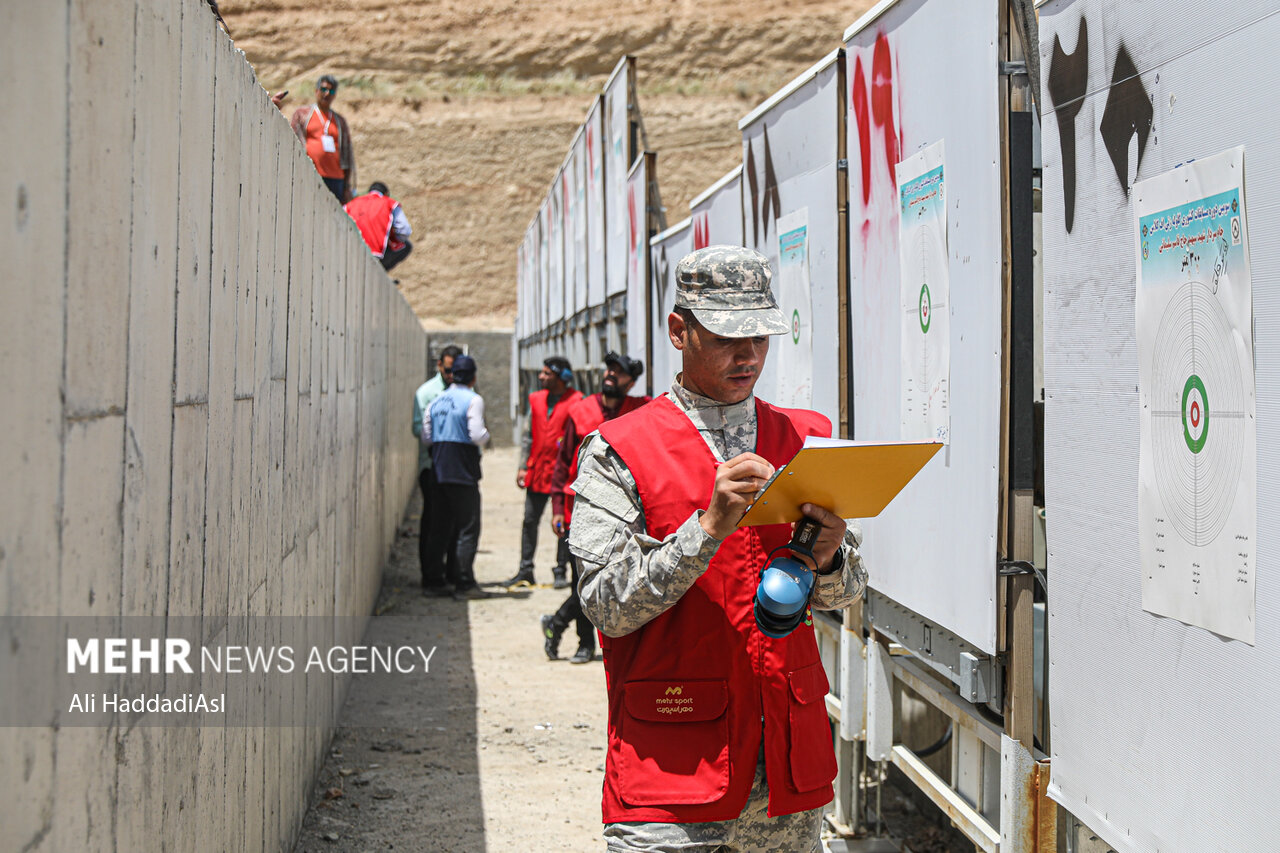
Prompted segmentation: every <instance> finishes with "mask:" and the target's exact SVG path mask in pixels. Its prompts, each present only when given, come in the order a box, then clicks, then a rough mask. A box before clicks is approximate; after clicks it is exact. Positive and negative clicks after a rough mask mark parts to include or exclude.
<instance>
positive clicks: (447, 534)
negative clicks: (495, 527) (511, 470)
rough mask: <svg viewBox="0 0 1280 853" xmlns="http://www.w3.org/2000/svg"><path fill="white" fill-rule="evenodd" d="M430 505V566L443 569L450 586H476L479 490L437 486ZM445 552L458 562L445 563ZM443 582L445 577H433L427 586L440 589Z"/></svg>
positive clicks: (446, 484) (428, 560) (457, 486)
mask: <svg viewBox="0 0 1280 853" xmlns="http://www.w3.org/2000/svg"><path fill="white" fill-rule="evenodd" d="M431 506H432V512H431V535H430V537H429V544H428V546H427V565H428V567H429V568H430V569H432V570H433V571H434V570H435V568H436V567H437V566H443V568H444V570H445V572H447V574H448V580H449V583H452V584H453V585H454V587H455V588H457V589H465V588H467V587H471V586H475V582H476V576H475V563H476V550H477V549H478V548H479V547H480V487H479V486H478V485H474V486H466V485H460V484H456V483H436V487H435V491H434V492H433V493H432V495H431ZM446 551H451V552H453V556H454V558H455V562H452V563H450V562H448V561H446V560H445V553H446ZM442 574H443V573H442ZM444 582H445V578H444V577H443V576H433V577H432V578H431V579H430V580H429V581H428V582H427V583H426V585H427V586H433V587H438V586H442V585H443V584H444Z"/></svg>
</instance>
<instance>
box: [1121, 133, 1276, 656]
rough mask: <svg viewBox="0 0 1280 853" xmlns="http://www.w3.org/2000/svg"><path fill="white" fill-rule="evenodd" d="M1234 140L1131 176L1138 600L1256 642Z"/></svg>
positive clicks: (1250, 414) (1238, 168)
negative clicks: (1183, 162) (1200, 156)
mask: <svg viewBox="0 0 1280 853" xmlns="http://www.w3.org/2000/svg"><path fill="white" fill-rule="evenodd" d="M1243 178H1244V149H1243V148H1236V149H1232V150H1230V151H1227V152H1225V153H1223V154H1220V155H1218V156H1216V157H1210V158H1208V159H1205V160H1199V161H1197V162H1195V163H1192V164H1190V165H1187V166H1183V167H1180V168H1178V169H1174V170H1173V171H1172V172H1167V173H1165V174H1163V175H1158V176H1156V177H1153V178H1150V179H1148V180H1146V181H1141V182H1139V183H1137V184H1136V185H1135V186H1134V218H1135V230H1136V237H1137V251H1138V259H1137V268H1138V292H1137V299H1136V316H1137V326H1138V328H1137V333H1138V348H1139V356H1140V359H1141V361H1140V370H1141V372H1140V375H1139V398H1140V403H1141V420H1140V429H1141V434H1140V442H1141V443H1140V451H1139V454H1140V456H1139V480H1140V492H1139V511H1140V513H1141V514H1140V517H1139V521H1140V523H1139V535H1140V536H1141V539H1142V606H1143V608H1144V609H1146V610H1149V611H1151V612H1152V613H1157V614H1159V615H1162V616H1171V617H1173V618H1175V619H1180V620H1182V621H1183V622H1187V623H1189V624H1192V625H1198V626H1200V627H1202V628H1207V629H1208V630H1210V631H1213V632H1214V633H1217V634H1221V635H1223V636H1227V637H1231V638H1233V639H1238V640H1244V641H1245V642H1248V643H1252V642H1253V640H1254V589H1253V570H1254V555H1253V551H1254V541H1255V540H1256V538H1257V517H1258V514H1257V479H1256V473H1255V471H1256V461H1255V460H1256V455H1257V438H1256V425H1255V420H1254V414H1255V412H1254V409H1255V403H1254V377H1253V334H1252V333H1253V309H1252V305H1253V291H1252V286H1251V282H1250V277H1249V261H1248V257H1249V253H1248V247H1247V245H1246V239H1245V222H1244V180H1243Z"/></svg>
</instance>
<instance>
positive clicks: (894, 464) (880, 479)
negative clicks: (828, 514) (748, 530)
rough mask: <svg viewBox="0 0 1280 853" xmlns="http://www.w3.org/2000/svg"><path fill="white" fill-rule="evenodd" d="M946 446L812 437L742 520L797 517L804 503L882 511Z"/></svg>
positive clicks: (841, 510) (862, 513) (854, 511)
mask: <svg viewBox="0 0 1280 853" xmlns="http://www.w3.org/2000/svg"><path fill="white" fill-rule="evenodd" d="M942 446H943V445H942V442H939V441H898V442H871V441H840V440H833V439H819V440H817V441H816V442H815V441H813V439H810V440H809V441H807V442H806V443H805V447H804V448H802V449H801V450H800V452H799V453H797V454H796V455H795V456H793V457H792V458H791V461H790V462H788V463H787V464H786V465H784V466H782V467H781V468H779V469H778V470H777V472H775V473H774V475H773V478H772V479H771V480H770V481H769V482H768V483H767V484H766V485H765V487H764V491H763V492H762V493H761V494H760V495H759V496H758V497H757V498H756V502H755V503H754V504H752V505H751V507H750V508H749V509H748V510H747V512H746V514H745V515H743V516H742V520H741V521H739V522H738V526H739V527H751V526H754V525H757V524H779V523H783V522H791V521H799V520H800V519H801V518H803V517H804V513H802V512H800V505H801V504H805V503H813V504H817V505H818V506H823V507H826V508H828V509H830V510H831V511H832V512H834V513H835V514H836V515H838V516H840V517H841V518H871V517H873V516H876V515H879V514H880V512H881V510H883V509H884V508H885V507H886V506H888V505H889V502H890V501H891V500H893V499H894V498H895V497H897V495H898V493H899V492H901V491H902V489H903V488H904V487H905V486H906V485H907V483H909V482H911V478H912V477H914V476H915V475H916V474H917V473H919V472H920V469H921V468H923V467H924V466H925V463H926V462H928V461H929V460H930V459H932V458H933V455H934V454H935V453H937V452H938V450H939V448H941V447H942Z"/></svg>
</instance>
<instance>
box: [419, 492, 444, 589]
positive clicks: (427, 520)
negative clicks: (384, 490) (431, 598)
mask: <svg viewBox="0 0 1280 853" xmlns="http://www.w3.org/2000/svg"><path fill="white" fill-rule="evenodd" d="M435 481H436V478H435V476H434V474H433V473H432V470H431V469H430V468H423V469H422V470H421V471H419V472H418V488H419V489H421V490H422V522H421V524H419V525H418V565H419V566H421V567H422V585H423V586H428V584H429V582H430V581H431V580H432V579H434V578H437V577H440V576H442V575H443V572H433V571H430V570H429V569H428V568H427V566H428V565H429V562H428V561H429V557H428V554H427V540H428V538H429V537H430V536H431V492H432V491H433V490H434V488H435Z"/></svg>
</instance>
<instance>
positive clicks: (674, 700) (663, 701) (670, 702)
mask: <svg viewBox="0 0 1280 853" xmlns="http://www.w3.org/2000/svg"><path fill="white" fill-rule="evenodd" d="M682 693H684V688H683V687H668V688H667V695H666V696H659V697H657V698H655V699H654V700H653V704H654V710H655V711H656V712H657V713H659V714H691V713H693V697H692V696H681V694H682Z"/></svg>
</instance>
